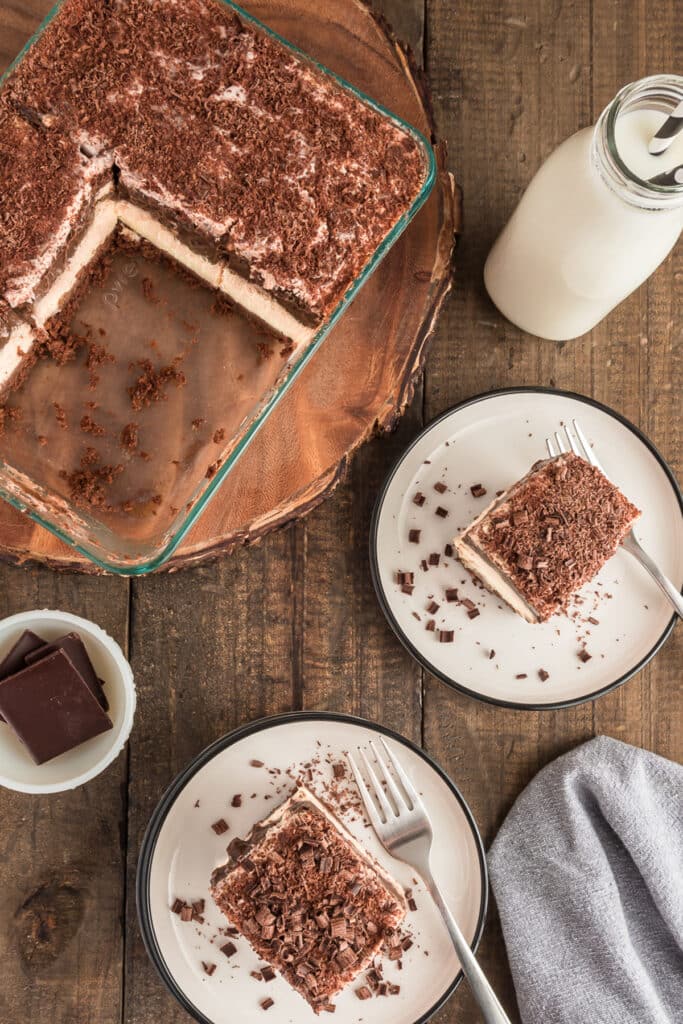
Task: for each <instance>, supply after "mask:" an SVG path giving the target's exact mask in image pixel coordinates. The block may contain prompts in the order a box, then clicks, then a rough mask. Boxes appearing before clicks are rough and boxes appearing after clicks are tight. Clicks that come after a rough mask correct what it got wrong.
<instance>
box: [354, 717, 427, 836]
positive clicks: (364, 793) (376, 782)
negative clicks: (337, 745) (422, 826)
mask: <svg viewBox="0 0 683 1024" xmlns="http://www.w3.org/2000/svg"><path fill="white" fill-rule="evenodd" d="M379 742H380V743H381V744H382V747H383V749H384V753H385V755H386V757H387V758H388V760H389V762H390V763H391V766H392V768H393V770H394V774H395V775H396V778H397V779H398V781H399V782H400V784H401V785H400V787H399V785H398V783H397V782H396V781H395V779H394V775H392V773H391V771H390V770H389V768H388V766H387V763H386V761H385V760H384V759H383V757H382V756H381V754H380V752H379V751H378V749H377V746H376V745H375V743H374V741H373V740H370V743H369V746H370V749H371V750H372V753H373V756H374V761H375V764H373V763H372V762H371V761H370V760H369V758H368V756H367V754H366V753H365V751H364V750H363V749H362V747H359V748H358V753H359V754H360V757H361V760H362V762H363V765H364V767H365V772H366V775H367V779H368V782H366V781H365V778H364V777H363V775H362V773H361V771H360V769H359V767H358V765H357V763H356V760H355V758H354V757H353V755H352V754H347V755H346V756H347V758H348V762H349V765H350V766H351V771H352V772H353V776H354V778H355V780H356V785H357V786H358V790H359V792H360V795H361V798H362V800H363V804H364V805H365V810H366V811H367V814H368V817H369V818H370V821H371V822H372V824H373V825H374V827H375V828H376V829H377V828H381V826H382V825H384V824H386V823H387V822H389V821H391V820H392V819H395V818H397V817H400V816H401V815H402V814H406V813H407V812H409V811H412V810H414V809H415V808H416V807H417V806H418V805H419V797H418V795H417V792H416V791H415V788H414V787H413V784H412V783H411V781H410V779H409V778H408V775H407V774H406V772H405V770H404V769H403V768H402V766H401V764H400V763H399V762H398V760H397V759H396V757H395V756H394V754H393V753H392V751H391V750H390V749H389V747H388V745H387V743H386V741H385V740H384V738H383V737H380V740H379ZM375 765H376V766H377V767H375ZM378 769H379V771H378ZM380 775H381V777H380ZM385 787H386V789H385ZM389 796H390V797H391V800H390V799H389Z"/></svg>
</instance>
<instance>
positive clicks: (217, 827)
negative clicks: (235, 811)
mask: <svg viewBox="0 0 683 1024" xmlns="http://www.w3.org/2000/svg"><path fill="white" fill-rule="evenodd" d="M211 828H212V829H213V830H214V832H215V833H216V835H217V836H222V835H223V834H224V833H225V832H227V831H228V828H229V825H228V823H227V821H226V820H225V818H219V819H218V821H214V823H213V825H212V826H211Z"/></svg>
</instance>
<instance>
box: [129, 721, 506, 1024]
mask: <svg viewBox="0 0 683 1024" xmlns="http://www.w3.org/2000/svg"><path fill="white" fill-rule="evenodd" d="M377 733H380V734H382V735H384V736H386V737H387V738H388V739H389V740H390V742H391V743H392V747H393V751H394V753H395V754H396V755H397V756H398V757H399V758H400V760H401V762H402V764H403V765H404V767H405V768H406V770H407V771H408V773H409V774H410V777H411V779H412V781H413V783H414V785H415V786H416V787H417V789H418V790H419V791H420V793H421V794H422V796H423V798H424V801H425V804H426V806H427V808H428V809H429V811H430V814H431V816H432V820H433V823H434V847H433V867H434V874H435V876H436V878H437V880H438V882H439V883H440V885H441V886H442V889H443V892H444V896H445V899H446V902H447V904H448V906H449V907H450V909H451V911H452V912H453V914H454V915H455V917H456V919H457V921H458V922H459V924H460V927H461V928H462V930H463V932H464V934H465V936H466V937H467V938H468V940H469V941H470V943H471V945H472V948H473V949H476V947H477V945H478V943H479V939H480V937H481V933H482V930H483V926H484V918H485V915H486V904H487V894H488V881H487V873H486V861H485V857H484V850H483V846H482V842H481V838H480V836H479V832H478V830H477V826H476V824H475V822H474V819H473V817H472V814H471V812H470V810H469V808H468V806H467V804H466V803H465V801H464V799H463V797H462V796H461V794H460V792H459V791H458V789H457V788H456V786H455V785H454V784H453V783H452V782H451V780H450V779H449V778H448V777H447V776H446V775H445V774H444V772H443V771H442V770H441V769H440V768H439V767H438V765H436V764H435V763H434V762H433V761H432V760H431V759H430V758H429V757H428V755H427V754H425V753H424V751H422V750H420V749H419V748H418V747H417V746H415V745H414V744H413V743H411V742H410V741H409V740H406V739H404V738H403V737H401V736H399V735H397V734H395V733H392V732H391V731H390V730H388V729H385V728H383V727H382V726H380V725H376V724H374V723H371V722H367V721H364V720H363V719H360V718H352V717H350V716H345V715H334V714H326V713H323V712H295V713H292V714H288V715H279V716H276V717H274V718H267V719H262V720H261V721H258V722H255V723H253V724H252V725H248V726H245V727H243V728H241V729H238V730H236V731H235V732H233V733H230V734H229V735H228V736H224V737H223V738H222V739H219V740H217V741H216V742H215V743H213V744H212V745H211V746H210V747H208V748H207V749H206V750H204V751H203V752H202V753H201V754H200V755H199V756H198V757H197V758H195V760H194V761H193V762H192V763H191V764H190V765H189V766H188V767H187V768H186V769H185V771H183V772H181V774H180V775H179V776H178V777H177V778H176V780H175V781H174V782H173V783H172V785H171V786H170V787H169V789H168V790H167V792H166V793H165V794H164V796H163V797H162V799H161V801H160V803H159V805H158V807H157V809H156V810H155V812H154V814H153V815H152V818H151V820H150V823H149V826H148V828H147V832H146V834H145V838H144V840H143V844H142V849H141V852H140V859H139V865H138V875H137V886H136V888H137V904H138V916H139V920H140V927H141V931H142V936H143V939H144V942H145V946H146V948H147V952H148V953H149V956H150V958H151V960H152V962H153V963H154V965H155V967H156V969H157V971H158V972H159V974H160V975H161V978H162V980H163V982H164V983H165V985H166V986H167V987H168V989H169V990H170V991H171V992H172V994H173V995H174V996H175V997H176V999H177V1000H178V1002H179V1003H180V1004H181V1005H182V1006H183V1007H184V1008H185V1010H187V1012H188V1013H190V1014H191V1015H192V1016H193V1017H194V1018H195V1020H197V1021H200V1022H202V1024H229V1022H233V1021H235V1020H239V1021H240V1022H241V1024H252V1022H253V1024H261V1022H262V1021H264V1020H268V1021H269V1022H270V1024H304V1022H306V1021H310V1022H313V1021H315V1020H319V1019H320V1018H319V1017H316V1015H315V1014H314V1013H313V1010H312V1009H311V1008H310V1007H309V1006H308V1004H307V1003H306V1002H305V1001H304V1000H303V999H302V997H301V996H300V995H299V994H298V993H297V992H295V991H294V990H293V989H292V988H290V986H289V985H288V984H287V983H286V982H285V981H284V979H282V978H281V977H279V976H277V977H276V978H275V979H274V980H273V981H270V982H268V983H267V984H266V983H264V982H263V981H259V980H255V979H254V978H253V977H252V975H251V972H252V971H256V970H257V969H258V968H259V966H262V964H263V961H262V960H261V959H260V958H259V957H258V956H257V955H256V953H255V952H254V951H253V950H252V949H251V947H250V946H249V944H248V943H247V941H246V940H245V939H243V938H241V937H232V942H233V943H234V944H235V945H236V946H237V947H238V948H237V953H236V954H234V955H232V956H231V957H229V958H227V957H226V956H224V955H223V953H221V951H220V947H221V946H222V945H224V944H225V943H226V938H225V932H224V929H225V927H226V926H227V925H228V922H227V921H226V919H225V918H224V917H223V915H222V914H221V913H220V911H219V910H218V908H217V907H216V906H215V904H213V902H212V900H211V897H210V895H209V879H210V876H211V872H212V871H213V869H214V868H215V867H217V866H218V865H219V864H222V863H224V862H225V860H226V846H227V841H229V840H230V839H231V838H234V837H235V836H244V835H246V834H247V832H248V831H249V829H250V828H251V826H252V825H253V824H254V823H255V822H256V821H258V820H260V819H261V818H264V817H266V816H267V815H268V814H269V813H270V812H271V811H272V810H273V809H274V808H275V807H276V806H277V805H278V803H279V802H282V801H284V799H285V798H286V797H287V795H288V794H289V793H290V792H291V791H292V789H293V788H294V785H295V782H294V779H295V777H296V776H301V775H303V776H304V781H305V782H306V785H308V786H309V788H311V789H312V790H313V791H314V792H316V793H317V794H318V795H319V796H321V797H322V798H323V799H325V800H326V801H327V802H328V803H330V804H331V806H333V807H334V806H335V804H336V805H337V811H338V814H339V817H340V819H341V820H342V821H343V822H344V824H345V825H346V826H347V827H348V828H349V829H350V830H351V832H352V833H353V834H354V835H355V836H356V838H357V839H358V840H359V841H360V842H361V844H362V845H363V846H364V848H365V849H367V850H368V851H369V852H370V853H371V854H372V855H374V856H375V857H376V858H377V859H378V860H379V862H380V863H381V864H382V865H383V866H384V867H386V868H387V869H388V870H389V871H390V873H391V874H392V875H393V877H394V878H395V879H396V880H397V881H398V882H399V883H400V884H401V885H403V886H404V888H406V889H412V891H413V898H414V901H415V905H416V909H415V910H414V911H412V912H410V913H409V914H408V917H407V918H406V921H405V930H406V931H407V932H408V933H409V934H410V936H411V939H412V945H411V946H410V948H409V949H407V951H406V952H405V953H404V954H403V957H402V963H401V967H400V968H399V966H398V964H397V963H395V962H389V961H384V977H385V979H386V980H387V981H389V982H392V983H395V984H397V985H399V986H400V992H399V993H398V994H397V995H392V996H387V997H384V998H380V997H375V998H372V999H368V1000H363V1001H361V1000H359V998H358V996H357V995H356V993H355V990H356V989H357V988H358V987H359V986H361V985H362V983H363V982H362V980H361V979H359V980H358V982H357V983H352V984H351V985H349V986H348V987H347V988H346V989H345V990H344V991H343V992H341V993H340V994H339V995H338V996H336V997H335V999H334V1003H335V1005H336V1012H335V1017H334V1019H335V1020H336V1021H338V1022H341V1024H360V1022H361V1021H362V1022H363V1024H380V1022H385V1021H386V1020H387V1019H389V1018H390V1019H391V1021H392V1024H422V1022H424V1021H427V1020H428V1019H429V1017H430V1016H431V1015H432V1014H433V1013H434V1012H435V1011H436V1010H437V1009H438V1008H439V1007H440V1006H441V1005H442V1004H443V1003H444V1001H445V1000H446V999H447V998H448V997H449V996H450V995H451V993H452V992H453V991H454V989H455V988H456V986H457V985H458V984H459V982H460V980H461V977H462V975H461V973H460V969H459V963H458V959H457V957H456V956H455V953H454V952H453V949H452V946H451V943H450V940H449V938H448V934H447V932H446V931H445V929H444V926H443V923H442V921H441V918H440V916H439V914H438V912H437V910H436V908H435V906H434V904H433V902H432V901H431V899H430V897H429V896H428V894H427V892H426V890H425V888H424V886H423V884H422V883H421V882H420V883H418V884H416V883H415V880H414V879H415V874H414V872H413V871H412V870H411V869H410V868H409V867H408V866H407V865H405V864H402V863H401V862H400V861H396V860H394V859H393V858H391V857H389V856H388V855H387V854H386V852H385V851H384V849H383V848H382V847H381V845H380V844H379V842H378V840H377V838H376V836H375V834H374V832H373V830H372V829H371V828H370V826H369V825H368V823H367V821H366V819H365V817H364V815H363V813H362V809H361V807H360V801H359V798H358V794H357V790H356V789H355V785H354V783H353V781H352V779H351V777H350V773H349V774H347V775H346V777H344V778H342V779H337V778H336V777H335V771H334V765H336V764H343V763H345V754H346V752H347V751H352V750H355V748H356V747H357V746H359V745H360V746H364V747H366V748H367V744H368V741H369V740H371V739H372V738H373V737H376V735H377ZM236 796H239V797H240V799H239V800H235V799H234V798H235V797H236ZM235 804H239V806H235ZM340 806H341V809H340ZM221 819H223V821H224V823H225V824H227V825H228V829H229V830H228V831H227V832H224V833H223V834H220V835H219V834H216V832H215V831H214V830H213V828H212V825H213V824H214V823H215V822H219V821H220V820H221ZM201 899H203V900H204V901H205V906H204V909H203V911H202V913H201V917H202V919H203V920H201V921H198V920H192V921H185V922H184V921H182V920H181V918H180V916H179V915H178V914H175V913H173V912H172V911H171V907H172V906H173V904H174V902H175V901H176V900H181V901H184V902H185V903H187V904H191V903H193V902H194V903H196V902H198V901H199V900H201ZM221 929H223V931H221ZM204 965H207V966H208V969H209V970H210V971H211V973H210V974H207V971H206V967H205V966H204ZM213 965H215V969H213ZM268 998H269V999H272V1000H273V1005H272V1006H270V1007H269V1008H268V1010H267V1014H268V1016H267V1018H266V1017H264V1011H263V1009H262V1007H261V1002H262V1001H263V1000H264V999H268Z"/></svg>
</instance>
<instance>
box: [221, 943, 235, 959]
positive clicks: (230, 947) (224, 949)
mask: <svg viewBox="0 0 683 1024" xmlns="http://www.w3.org/2000/svg"><path fill="white" fill-rule="evenodd" d="M236 952H237V946H236V945H235V943H234V942H226V943H225V945H224V946H221V953H223V954H224V955H225V956H227V957H228V959H230V957H231V956H234V955H235V953H236Z"/></svg>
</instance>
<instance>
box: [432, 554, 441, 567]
mask: <svg viewBox="0 0 683 1024" xmlns="http://www.w3.org/2000/svg"><path fill="white" fill-rule="evenodd" d="M440 561H441V555H439V554H438V552H436V551H432V553H431V555H430V556H429V564H430V565H438V564H439V562H440Z"/></svg>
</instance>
